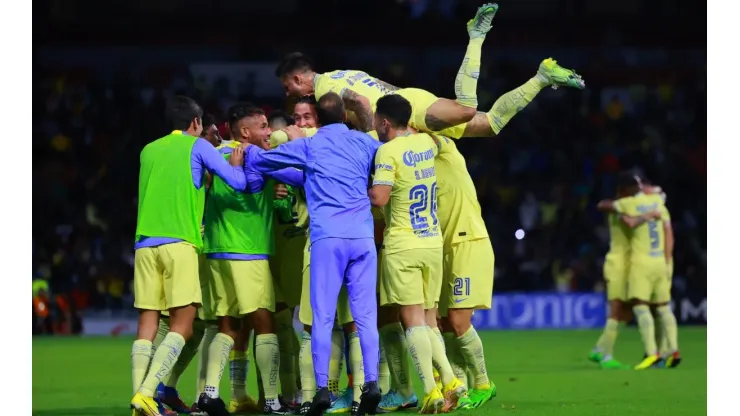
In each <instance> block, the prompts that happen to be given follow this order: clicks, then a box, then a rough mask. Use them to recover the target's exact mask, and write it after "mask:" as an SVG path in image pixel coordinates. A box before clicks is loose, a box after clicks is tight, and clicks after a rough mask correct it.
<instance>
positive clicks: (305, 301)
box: [298, 241, 355, 325]
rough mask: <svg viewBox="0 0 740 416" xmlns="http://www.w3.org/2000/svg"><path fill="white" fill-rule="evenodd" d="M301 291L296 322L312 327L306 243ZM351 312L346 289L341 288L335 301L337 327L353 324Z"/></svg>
mask: <svg viewBox="0 0 740 416" xmlns="http://www.w3.org/2000/svg"><path fill="white" fill-rule="evenodd" d="M302 286H303V289H302V290H301V306H300V307H299V308H298V320H299V321H301V323H302V324H303V325H313V309H312V308H311V294H310V292H311V290H310V287H311V242H310V241H306V244H305V249H304V251H303V284H302ZM354 320H355V318H353V317H352V312H351V311H350V309H349V297H347V287H346V286H342V289H341V290H340V291H339V298H338V299H337V321H338V322H337V323H338V324H339V325H344V324H348V323H350V322H353V321H354Z"/></svg>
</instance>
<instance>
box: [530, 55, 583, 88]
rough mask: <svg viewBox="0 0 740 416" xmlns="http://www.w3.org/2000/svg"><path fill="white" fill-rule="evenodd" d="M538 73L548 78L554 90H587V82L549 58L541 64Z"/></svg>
mask: <svg viewBox="0 0 740 416" xmlns="http://www.w3.org/2000/svg"><path fill="white" fill-rule="evenodd" d="M537 73H538V74H539V75H540V76H542V77H544V78H546V79H547V81H548V82H549V83H550V85H551V86H552V88H553V89H557V88H558V87H572V88H577V89H579V90H582V89H584V88H586V82H585V81H583V78H582V77H581V76H580V75H578V74H576V73H575V71H573V70H572V69H567V68H563V67H562V66H560V65H558V61H556V60H554V59H552V58H547V59H545V60H544V61H542V62H541V63H540V67H539V69H538V70H537Z"/></svg>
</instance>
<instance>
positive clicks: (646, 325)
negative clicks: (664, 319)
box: [632, 305, 658, 355]
mask: <svg viewBox="0 0 740 416" xmlns="http://www.w3.org/2000/svg"><path fill="white" fill-rule="evenodd" d="M632 311H633V312H634V313H635V319H636V320H637V327H638V328H639V330H640V336H642V344H643V345H644V347H645V354H647V355H655V354H657V353H658V347H657V346H656V345H655V321H654V320H653V315H652V314H651V313H650V308H649V307H648V306H647V305H635V306H633V307H632Z"/></svg>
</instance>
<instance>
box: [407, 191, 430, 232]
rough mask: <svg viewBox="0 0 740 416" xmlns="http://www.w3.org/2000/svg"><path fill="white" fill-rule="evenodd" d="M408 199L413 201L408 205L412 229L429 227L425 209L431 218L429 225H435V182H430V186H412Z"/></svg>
mask: <svg viewBox="0 0 740 416" xmlns="http://www.w3.org/2000/svg"><path fill="white" fill-rule="evenodd" d="M409 199H410V200H411V201H413V202H412V204H411V206H410V207H409V217H410V219H411V228H413V229H414V231H416V230H423V229H426V228H429V227H430V225H429V220H428V219H427V215H426V213H427V211H428V212H429V217H431V219H432V225H431V226H436V225H437V182H434V183H432V186H431V188H429V187H428V186H426V185H425V184H419V185H416V186H414V187H413V188H411V190H410V191H409Z"/></svg>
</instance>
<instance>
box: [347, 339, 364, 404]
mask: <svg viewBox="0 0 740 416" xmlns="http://www.w3.org/2000/svg"><path fill="white" fill-rule="evenodd" d="M348 340H349V365H350V366H351V367H350V369H351V370H352V389H353V390H354V401H356V402H357V403H359V402H360V395H362V384H363V383H365V366H364V365H363V362H362V348H360V336H359V335H357V331H355V332H352V333H350V334H349V337H348Z"/></svg>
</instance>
